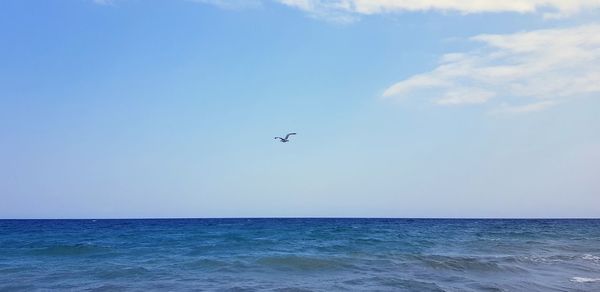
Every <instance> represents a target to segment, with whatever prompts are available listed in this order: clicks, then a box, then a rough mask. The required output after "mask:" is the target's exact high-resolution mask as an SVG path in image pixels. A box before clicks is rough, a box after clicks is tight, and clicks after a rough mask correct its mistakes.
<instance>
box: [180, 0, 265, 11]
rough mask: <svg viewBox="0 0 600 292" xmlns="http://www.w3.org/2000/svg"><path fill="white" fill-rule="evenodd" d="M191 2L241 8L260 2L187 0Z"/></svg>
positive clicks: (247, 0)
mask: <svg viewBox="0 0 600 292" xmlns="http://www.w3.org/2000/svg"><path fill="white" fill-rule="evenodd" d="M187 1H191V2H197V3H203V4H210V5H214V6H217V7H220V8H224V9H243V8H251V7H257V6H260V5H261V4H262V1H261V0H187Z"/></svg>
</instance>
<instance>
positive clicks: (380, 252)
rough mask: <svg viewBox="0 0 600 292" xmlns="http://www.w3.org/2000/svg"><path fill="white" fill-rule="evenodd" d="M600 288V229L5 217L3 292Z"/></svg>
mask: <svg viewBox="0 0 600 292" xmlns="http://www.w3.org/2000/svg"><path fill="white" fill-rule="evenodd" d="M47 289H58V290H77V291H80V290H90V291H115V290H133V291H147V290H162V291H164V290H167V291H168V290H196V291H201V290H209V291H212V290H220V291H255V290H270V291H340V290H352V291H354V290H376V291H600V220H443V219H439V220H438V219H177V220H0V290H4V291H19V290H22V291H31V290H47Z"/></svg>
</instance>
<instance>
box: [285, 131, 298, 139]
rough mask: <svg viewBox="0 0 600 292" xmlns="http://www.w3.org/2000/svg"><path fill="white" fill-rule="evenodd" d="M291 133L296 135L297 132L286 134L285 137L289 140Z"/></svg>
mask: <svg viewBox="0 0 600 292" xmlns="http://www.w3.org/2000/svg"><path fill="white" fill-rule="evenodd" d="M291 135H296V133H289V134H287V135H285V139H286V140H287V139H288V138H289V137H290V136H291Z"/></svg>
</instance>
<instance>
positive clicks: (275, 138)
mask: <svg viewBox="0 0 600 292" xmlns="http://www.w3.org/2000/svg"><path fill="white" fill-rule="evenodd" d="M273 139H283V138H281V137H275V138H273Z"/></svg>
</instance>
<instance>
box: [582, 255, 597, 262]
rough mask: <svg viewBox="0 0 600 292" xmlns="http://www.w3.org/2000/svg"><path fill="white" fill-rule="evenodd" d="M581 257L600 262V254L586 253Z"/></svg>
mask: <svg viewBox="0 0 600 292" xmlns="http://www.w3.org/2000/svg"><path fill="white" fill-rule="evenodd" d="M581 258H582V259H584V260H588V261H594V262H600V257H599V256H595V255H591V254H584V255H583V257H581Z"/></svg>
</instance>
